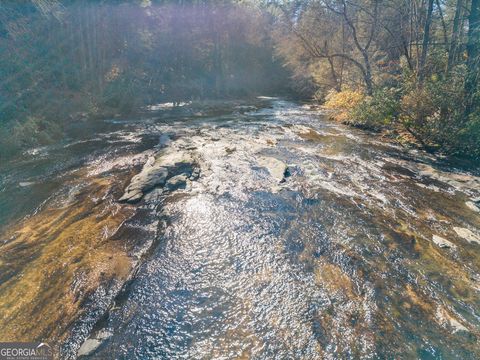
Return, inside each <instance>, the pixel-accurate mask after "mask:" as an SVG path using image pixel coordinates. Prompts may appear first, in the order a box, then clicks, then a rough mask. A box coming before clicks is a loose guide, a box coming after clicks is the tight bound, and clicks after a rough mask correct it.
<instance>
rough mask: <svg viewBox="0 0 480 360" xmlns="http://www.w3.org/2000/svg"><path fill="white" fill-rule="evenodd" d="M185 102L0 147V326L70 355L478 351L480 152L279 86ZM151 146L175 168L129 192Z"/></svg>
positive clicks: (428, 355)
mask: <svg viewBox="0 0 480 360" xmlns="http://www.w3.org/2000/svg"><path fill="white" fill-rule="evenodd" d="M182 105H184V106H181V107H180V108H175V109H169V108H168V106H167V105H161V106H157V107H151V108H150V111H149V112H146V113H145V114H143V115H142V116H141V117H139V118H137V119H120V118H119V119H110V120H105V121H97V122H86V123H79V124H78V125H76V127H75V128H73V129H71V130H70V136H69V138H68V139H66V140H65V141H64V142H62V143H59V144H56V145H53V146H49V147H43V148H38V149H33V150H31V151H29V152H26V153H24V154H23V155H22V156H20V157H18V158H16V159H14V160H12V161H10V162H8V163H4V164H1V165H0V226H1V231H0V241H1V243H0V250H1V254H0V281H1V283H0V313H1V314H2V316H1V319H0V327H1V328H2V329H3V330H4V331H3V335H2V338H1V340H2V341H6V340H18V339H23V340H32V339H37V340H48V341H50V342H51V343H54V344H58V346H59V348H60V350H59V351H60V356H61V357H62V358H66V359H67V358H68V359H70V358H75V357H77V356H80V358H82V359H83V358H85V359H243V358H245V359H246V358H249V359H250V358H252V359H339V358H343V359H393V358H395V359H413V358H418V359H478V358H480V345H479V340H480V252H479V250H480V172H479V171H478V169H475V168H474V167H472V166H470V168H469V167H468V166H467V165H465V164H462V166H460V165H459V164H458V163H456V162H454V161H452V160H450V161H449V160H448V159H443V158H441V157H434V156H432V155H429V154H427V153H424V152H422V151H419V150H412V149H410V150H409V149H406V148H403V147H401V146H400V145H398V144H395V143H393V142H392V141H390V140H388V139H382V138H380V137H379V136H377V135H372V134H369V133H367V132H364V131H361V130H357V129H352V128H348V127H346V126H343V125H340V124H337V123H334V122H331V121H329V120H328V119H327V116H326V115H325V114H322V113H321V112H320V111H318V110H315V109H311V108H310V107H309V106H308V105H302V104H299V103H296V102H292V101H287V100H283V99H278V98H266V97H265V98H263V97H262V98H259V99H255V100H252V101H250V102H247V101H238V102H234V101H231V102H226V103H224V104H221V103H213V104H212V103H210V104H209V105H208V106H207V105H205V106H203V107H202V106H197V107H195V108H190V106H189V105H188V104H182ZM167 158H168V159H167ZM172 158H174V160H171V159H172ZM169 159H170V160H169ZM155 161H157V162H162V164H164V166H166V167H168V166H170V165H172V166H171V167H168V169H169V172H170V171H173V172H175V173H174V174H173V173H172V174H170V173H169V174H170V175H169V176H170V177H171V176H173V175H176V179H177V180H178V181H177V182H174V181H169V182H167V184H166V185H165V186H163V183H162V186H159V185H158V184H157V186H150V187H149V188H148V189H147V188H145V187H144V188H143V193H142V198H141V200H140V201H138V202H132V203H126V202H119V199H120V198H121V197H122V195H124V192H125V188H126V187H127V186H128V185H129V184H130V187H132V186H134V185H135V184H134V180H135V178H133V180H132V177H133V176H134V175H135V174H139V173H140V174H142V173H144V172H145V171H147V170H148V169H149V168H148V166H149V165H148V164H152V162H155ZM169 161H170V162H169ZM145 164H147V165H145ZM165 164H167V165H165ZM179 164H183V165H182V166H180V165H179ZM173 165H175V166H173ZM184 165H185V166H184ZM186 165H188V166H186ZM174 167H175V168H174ZM142 169H143V170H142ZM172 169H173V170H172ZM132 184H133V185H132ZM162 187H163V188H162ZM127 189H128V187H127ZM86 339H87V340H86Z"/></svg>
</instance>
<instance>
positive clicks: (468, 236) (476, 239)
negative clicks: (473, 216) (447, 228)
mask: <svg viewBox="0 0 480 360" xmlns="http://www.w3.org/2000/svg"><path fill="white" fill-rule="evenodd" d="M453 230H454V231H455V232H456V233H457V235H458V236H460V237H461V238H462V239H464V240H467V241H468V242H469V243H477V244H480V236H478V235H476V234H474V233H473V232H472V231H471V230H468V229H466V228H461V227H454V228H453Z"/></svg>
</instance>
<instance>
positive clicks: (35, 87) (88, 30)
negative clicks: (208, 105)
mask: <svg viewBox="0 0 480 360" xmlns="http://www.w3.org/2000/svg"><path fill="white" fill-rule="evenodd" d="M272 22H273V18H272V16H271V14H269V13H268V12H267V11H266V10H265V9H263V10H262V9H261V8H260V7H257V6H253V5H247V4H239V3H236V2H232V1H218V2H215V1H191V2H185V1H144V0H138V1H115V0H112V1H106V0H105V1H88V0H77V1H75V0H26V1H18V2H17V1H5V2H0V140H1V143H0V147H1V148H0V157H1V156H2V155H4V156H6V155H8V154H9V153H10V154H13V153H16V152H18V150H21V149H23V148H25V147H29V146H32V145H43V144H47V143H49V142H51V141H56V140H57V139H59V138H61V137H62V127H63V126H64V125H65V124H66V123H68V122H71V121H74V120H75V119H78V116H79V115H83V116H84V117H88V118H95V117H106V116H113V115H115V114H121V115H125V114H128V113H130V112H134V111H138V109H139V108H141V107H142V106H144V105H149V104H156V103H161V102H173V103H179V102H184V101H190V100H198V99H208V98H228V97H243V96H251V95H255V94H262V93H274V92H281V91H283V90H284V89H285V88H286V87H287V85H288V82H289V77H288V75H287V71H286V69H285V68H284V67H283V64H282V63H281V61H280V59H279V58H278V57H277V56H276V55H275V52H274V47H273V45H274V44H273V40H272V38H271V36H270V30H269V29H270V27H271V25H272Z"/></svg>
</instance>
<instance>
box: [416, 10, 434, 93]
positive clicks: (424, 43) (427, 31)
mask: <svg viewBox="0 0 480 360" xmlns="http://www.w3.org/2000/svg"><path fill="white" fill-rule="evenodd" d="M432 13H433V0H428V10H427V17H426V19H425V27H424V30H423V41H422V55H421V57H420V63H419V66H418V78H419V83H420V85H421V84H422V83H423V80H424V79H425V62H426V60H427V52H428V45H429V43H430V25H431V24H432Z"/></svg>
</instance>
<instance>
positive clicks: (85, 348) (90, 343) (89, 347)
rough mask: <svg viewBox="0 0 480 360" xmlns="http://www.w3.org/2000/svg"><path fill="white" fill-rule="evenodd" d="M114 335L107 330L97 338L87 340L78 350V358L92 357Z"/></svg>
mask: <svg viewBox="0 0 480 360" xmlns="http://www.w3.org/2000/svg"><path fill="white" fill-rule="evenodd" d="M112 335H113V334H112V333H111V332H109V331H107V330H100V331H99V332H98V333H97V334H96V335H95V336H93V337H91V338H88V339H87V340H85V341H84V342H83V344H82V346H80V349H78V353H77V356H88V355H91V354H92V353H93V352H95V350H97V349H98V347H99V346H100V345H101V344H102V343H103V342H104V341H105V340H106V339H108V338H109V337H111V336H112Z"/></svg>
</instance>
